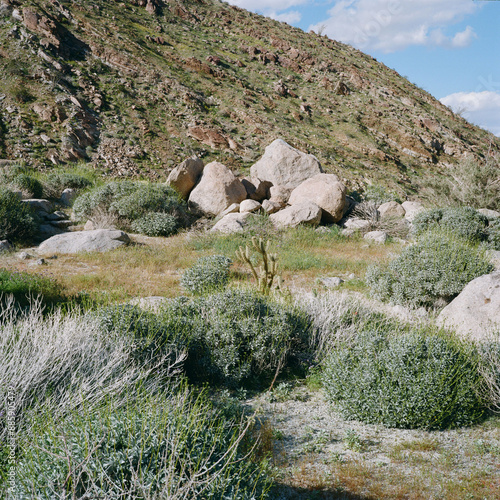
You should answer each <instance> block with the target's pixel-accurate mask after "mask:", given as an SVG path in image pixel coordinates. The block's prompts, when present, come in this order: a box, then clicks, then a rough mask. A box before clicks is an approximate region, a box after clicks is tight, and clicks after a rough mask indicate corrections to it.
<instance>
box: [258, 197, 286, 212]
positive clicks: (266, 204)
mask: <svg viewBox="0 0 500 500" xmlns="http://www.w3.org/2000/svg"><path fill="white" fill-rule="evenodd" d="M282 208H283V205H281V204H280V203H276V202H274V201H271V200H264V201H263V202H262V210H264V212H266V213H267V214H269V215H271V214H274V213H276V212H278V211H279V210H281V209H282Z"/></svg>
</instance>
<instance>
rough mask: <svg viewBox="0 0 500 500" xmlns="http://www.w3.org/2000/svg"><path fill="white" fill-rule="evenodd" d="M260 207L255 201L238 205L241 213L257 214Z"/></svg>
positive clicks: (244, 201)
mask: <svg viewBox="0 0 500 500" xmlns="http://www.w3.org/2000/svg"><path fill="white" fill-rule="evenodd" d="M261 207H262V205H261V204H260V203H259V202H258V201H255V200H243V201H242V202H241V203H240V212H241V213H254V212H257V210H259V209H260V208H261Z"/></svg>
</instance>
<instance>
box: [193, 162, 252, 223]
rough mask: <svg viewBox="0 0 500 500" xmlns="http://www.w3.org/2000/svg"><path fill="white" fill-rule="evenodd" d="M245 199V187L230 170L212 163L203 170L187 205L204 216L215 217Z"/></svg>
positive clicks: (219, 164)
mask: <svg viewBox="0 0 500 500" xmlns="http://www.w3.org/2000/svg"><path fill="white" fill-rule="evenodd" d="M246 197H247V191H246V189H245V187H244V186H243V184H242V183H241V181H240V180H239V179H237V178H236V177H235V176H234V174H233V173H232V172H231V170H229V169H228V168H227V167H226V166H225V165H223V164H222V163H219V162H216V161H213V162H212V163H209V164H208V165H206V166H205V168H204V169H203V173H202V175H201V178H200V181H199V182H198V184H197V185H196V187H195V188H194V189H193V190H192V191H191V194H190V195H189V204H190V206H191V207H193V208H196V209H198V210H201V211H202V212H204V213H205V214H208V215H217V214H219V213H221V212H222V211H223V210H225V209H226V208H227V207H229V206H230V205H231V204H232V203H240V202H241V201H243V200H244V199H245V198H246Z"/></svg>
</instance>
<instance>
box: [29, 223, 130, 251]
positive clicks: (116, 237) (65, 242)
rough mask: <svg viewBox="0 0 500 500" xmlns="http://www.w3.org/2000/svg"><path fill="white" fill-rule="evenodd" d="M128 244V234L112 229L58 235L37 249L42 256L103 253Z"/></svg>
mask: <svg viewBox="0 0 500 500" xmlns="http://www.w3.org/2000/svg"><path fill="white" fill-rule="evenodd" d="M129 242H130V238H129V237H128V234H126V233H124V232H123V231H118V230H112V229H95V230H94V231H77V232H72V233H65V234H58V235H56V236H52V237H51V238H49V239H48V240H45V241H44V242H43V243H42V244H41V245H40V246H39V247H38V253H40V254H42V255H47V254H54V253H79V252H105V251H107V250H113V249H115V248H119V247H121V246H123V245H126V244H128V243H129Z"/></svg>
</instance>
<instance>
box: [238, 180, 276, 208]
mask: <svg viewBox="0 0 500 500" xmlns="http://www.w3.org/2000/svg"><path fill="white" fill-rule="evenodd" d="M241 183H242V184H243V185H244V186H245V189H246V190H247V198H250V199H251V200H255V201H260V202H262V200H264V199H266V198H269V189H270V188H271V186H272V185H273V184H272V182H269V181H263V180H261V179H258V178H252V179H248V178H243V179H242V180H241Z"/></svg>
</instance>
